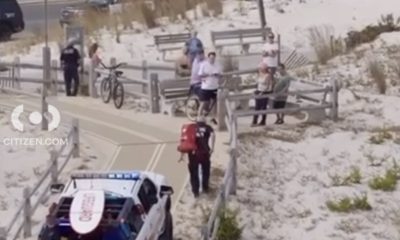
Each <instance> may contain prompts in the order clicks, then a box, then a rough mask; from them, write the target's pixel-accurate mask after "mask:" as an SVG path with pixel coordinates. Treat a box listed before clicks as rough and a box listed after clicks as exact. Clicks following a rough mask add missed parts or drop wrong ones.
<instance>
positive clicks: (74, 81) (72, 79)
mask: <svg viewBox="0 0 400 240" xmlns="http://www.w3.org/2000/svg"><path fill="white" fill-rule="evenodd" d="M80 61H81V55H80V54H79V51H78V50H77V49H76V48H75V47H74V43H73V40H72V39H71V40H69V41H68V45H67V47H66V48H64V49H63V50H62V52H61V57H60V62H61V67H62V68H63V70H64V82H65V91H66V93H67V96H76V95H77V94H78V89H79V74H78V68H79V65H80ZM71 88H72V89H71Z"/></svg>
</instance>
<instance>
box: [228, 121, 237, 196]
mask: <svg viewBox="0 0 400 240" xmlns="http://www.w3.org/2000/svg"><path fill="white" fill-rule="evenodd" d="M232 118H233V119H232V120H233V121H232V125H231V131H232V143H231V159H232V185H231V189H230V193H231V194H236V187H237V137H238V134H237V125H238V123H237V121H238V120H237V117H236V116H232Z"/></svg>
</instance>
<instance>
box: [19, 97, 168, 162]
mask: <svg viewBox="0 0 400 240" xmlns="http://www.w3.org/2000/svg"><path fill="white" fill-rule="evenodd" d="M20 102H23V103H24V104H26V105H30V106H34V107H36V105H35V104H32V103H31V102H27V101H21V100H20ZM61 113H62V114H67V115H70V116H75V117H77V118H80V119H84V120H86V121H89V122H93V123H97V124H100V125H104V126H107V127H109V128H113V129H117V130H120V131H122V132H127V133H130V134H132V135H135V136H138V137H141V138H143V139H145V140H148V141H152V142H160V141H161V140H159V139H157V138H154V137H152V136H149V135H147V134H142V133H139V132H136V131H134V130H131V129H128V128H124V127H119V126H115V125H112V124H109V123H107V122H104V121H100V120H96V119H93V118H89V117H84V116H81V115H77V114H74V113H71V112H69V111H65V110H61ZM120 148H121V147H120V146H119V150H118V151H120V150H121V149H120ZM159 148H160V144H157V146H156V149H155V151H154V152H153V156H152V158H151V159H150V161H149V163H148V165H147V168H149V167H150V166H151V164H152V162H153V161H154V159H155V157H156V156H157V153H158V151H159ZM118 153H119V152H118ZM116 156H118V155H116ZM116 159H117V157H115V158H114V159H113V160H112V165H113V164H114V163H115V161H116ZM112 165H108V167H112Z"/></svg>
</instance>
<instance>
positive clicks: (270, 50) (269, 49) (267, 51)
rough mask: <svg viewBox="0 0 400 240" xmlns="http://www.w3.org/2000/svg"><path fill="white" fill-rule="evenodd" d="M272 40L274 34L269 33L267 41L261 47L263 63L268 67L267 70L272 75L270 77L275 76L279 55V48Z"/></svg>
mask: <svg viewBox="0 0 400 240" xmlns="http://www.w3.org/2000/svg"><path fill="white" fill-rule="evenodd" d="M274 39H275V36H274V34H273V33H272V32H270V33H269V34H268V41H267V42H266V43H265V44H264V47H263V62H264V63H265V64H266V65H267V66H268V70H269V71H270V73H271V74H272V77H274V76H275V73H276V69H277V67H278V54H279V46H278V44H277V43H276V42H275V40H274Z"/></svg>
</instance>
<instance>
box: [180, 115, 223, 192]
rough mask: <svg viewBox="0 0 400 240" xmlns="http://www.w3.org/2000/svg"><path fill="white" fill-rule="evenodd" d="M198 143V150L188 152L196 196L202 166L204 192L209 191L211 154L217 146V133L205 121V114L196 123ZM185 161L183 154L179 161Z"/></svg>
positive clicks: (192, 183) (191, 180)
mask: <svg viewBox="0 0 400 240" xmlns="http://www.w3.org/2000/svg"><path fill="white" fill-rule="evenodd" d="M196 125H197V126H196V127H197V130H196V145H197V150H196V151H194V152H191V153H188V158H189V163H188V168H189V174H190V184H191V186H192V192H193V194H194V197H195V198H197V197H198V196H199V188H200V179H199V178H200V176H199V167H201V173H202V175H201V178H202V181H201V185H202V188H203V192H205V193H207V192H208V191H209V180H210V169H211V161H210V158H211V154H212V153H213V151H214V146H215V133H214V129H213V128H212V127H211V126H210V125H208V124H207V123H206V122H205V118H204V117H203V116H200V117H198V119H197V123H196ZM181 161H183V154H182V155H181V158H180V159H179V162H181Z"/></svg>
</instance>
